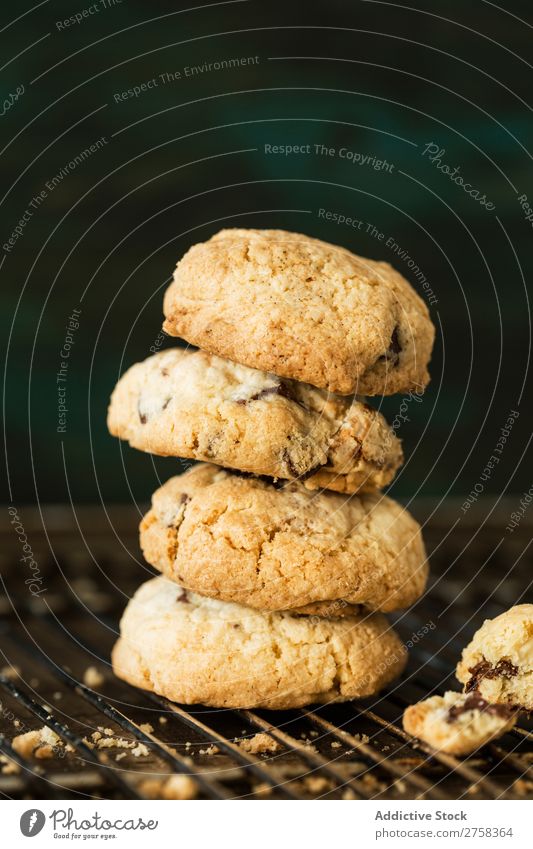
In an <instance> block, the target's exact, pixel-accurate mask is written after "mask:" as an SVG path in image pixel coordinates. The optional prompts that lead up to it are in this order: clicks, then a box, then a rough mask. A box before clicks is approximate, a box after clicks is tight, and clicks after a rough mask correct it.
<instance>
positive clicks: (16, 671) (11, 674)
mask: <svg viewBox="0 0 533 849" xmlns="http://www.w3.org/2000/svg"><path fill="white" fill-rule="evenodd" d="M0 675H3V676H4V678H7V679H8V681H15V680H16V679H17V678H20V666H15V665H14V664H11V663H10V664H8V665H7V666H2V668H1V669H0Z"/></svg>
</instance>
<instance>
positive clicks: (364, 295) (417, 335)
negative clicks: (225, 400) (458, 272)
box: [163, 229, 434, 395]
mask: <svg viewBox="0 0 533 849" xmlns="http://www.w3.org/2000/svg"><path fill="white" fill-rule="evenodd" d="M164 313H165V318H166V320H165V323H164V325H163V328H164V330H165V331H166V332H167V333H169V334H170V335H171V336H181V337H183V338H184V339H186V340H187V342H190V343H192V344H193V345H198V347H200V348H203V349H204V350H206V351H209V352H210V353H212V354H217V355H219V356H221V357H226V358H227V359H230V360H233V361H235V362H239V363H243V364H244V365H247V366H250V367H251V368H255V369H261V370H262V371H266V372H273V373H275V374H278V375H280V376H281V377H288V378H291V379H294V380H300V381H303V382H305V383H311V384H312V385H313V386H318V387H320V388H322V389H328V390H330V391H331V392H338V393H340V394H343V395H348V394H352V393H358V394H360V395H392V394H393V393H394V392H407V391H410V390H416V391H418V392H420V391H422V390H423V388H424V387H425V386H426V384H427V383H428V381H429V375H428V371H427V365H428V361H429V358H430V356H431V349H432V346H433V339H434V327H433V324H432V322H431V320H430V317H429V312H428V309H427V306H426V304H425V303H424V302H423V301H422V299H421V298H420V297H419V296H418V295H417V293H416V292H415V291H414V289H413V288H412V287H411V285H410V284H409V283H408V282H407V280H406V279H405V278H404V277H402V275H401V274H399V272H397V271H395V269H394V268H392V266H390V265H389V264H388V263H386V262H376V261H375V260H371V259H364V258H363V257H359V256H356V255H355V254H353V253H351V252H350V251H348V250H346V249H344V248H341V247H338V246H335V245H330V244H328V243H326V242H322V241H319V240H318V239H312V238H310V237H309V236H304V235H301V234H299V233H288V232H286V231H284V230H243V229H234V230H221V231H220V232H219V233H217V234H216V235H215V236H213V237H212V238H211V239H209V241H207V242H203V243H201V244H198V245H194V246H193V247H192V248H191V249H190V250H189V251H188V252H187V253H186V254H185V256H184V257H183V259H182V260H181V261H180V262H179V263H178V265H177V268H176V271H175V273H174V279H173V282H172V283H171V284H170V286H169V288H168V289H167V291H166V293H165V298H164Z"/></svg>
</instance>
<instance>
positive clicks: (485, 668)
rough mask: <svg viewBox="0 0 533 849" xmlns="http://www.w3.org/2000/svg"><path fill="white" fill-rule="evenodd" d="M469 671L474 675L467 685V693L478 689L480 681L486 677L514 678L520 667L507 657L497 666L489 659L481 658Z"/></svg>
mask: <svg viewBox="0 0 533 849" xmlns="http://www.w3.org/2000/svg"><path fill="white" fill-rule="evenodd" d="M468 671H469V672H470V675H471V676H472V677H471V678H470V680H469V681H468V682H467V684H466V686H465V690H466V692H467V693H470V692H471V691H472V690H477V689H478V686H479V683H480V681H483V679H484V678H489V679H492V678H514V677H515V676H516V675H518V667H517V666H515V665H514V664H513V663H511V661H510V660H506V659H505V658H502V659H501V660H499V661H498V663H497V664H496V665H495V666H493V665H492V664H491V663H489V662H488V660H481V661H480V662H479V663H476V665H475V666H472V667H471V668H470V669H469V670H468Z"/></svg>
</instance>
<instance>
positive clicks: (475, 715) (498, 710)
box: [403, 692, 518, 755]
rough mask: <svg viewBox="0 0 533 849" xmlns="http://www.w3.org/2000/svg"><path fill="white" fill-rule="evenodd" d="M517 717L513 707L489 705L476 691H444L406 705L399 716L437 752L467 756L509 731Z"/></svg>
mask: <svg viewBox="0 0 533 849" xmlns="http://www.w3.org/2000/svg"><path fill="white" fill-rule="evenodd" d="M517 717H518V713H517V711H516V710H514V709H513V708H511V707H509V706H508V705H498V704H491V703H490V702H487V701H485V699H483V698H481V696H480V695H479V693H477V692H473V693H452V692H447V693H445V694H444V696H431V698H429V699H425V700H424V701H423V702H418V704H415V705H410V706H409V707H408V708H407V709H406V711H405V713H404V715H403V727H404V729H405V730H406V731H407V733H408V734H412V735H413V737H418V738H419V739H420V740H424V741H425V742H426V743H428V744H429V745H430V746H432V747H433V748H434V749H439V751H441V752H446V753H447V754H449V755H469V754H470V752H473V751H474V750H475V749H479V747H480V746H484V745H485V743H489V742H490V741H491V740H495V739H496V738H497V737H501V735H502V734H505V732H506V731H510V729H511V728H512V727H513V726H514V725H515V723H516V720H517Z"/></svg>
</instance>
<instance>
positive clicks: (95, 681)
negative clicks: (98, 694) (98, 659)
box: [83, 666, 105, 690]
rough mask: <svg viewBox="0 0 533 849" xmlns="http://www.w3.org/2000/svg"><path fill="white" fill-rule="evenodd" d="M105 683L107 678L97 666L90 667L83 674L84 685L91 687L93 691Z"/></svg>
mask: <svg viewBox="0 0 533 849" xmlns="http://www.w3.org/2000/svg"><path fill="white" fill-rule="evenodd" d="M104 682H105V678H104V676H103V675H102V673H101V672H99V670H98V669H97V668H96V666H88V667H87V669H86V670H85V672H84V673H83V683H84V684H85V686H86V687H90V688H91V690H94V689H95V688H96V687H101V686H102V684H103V683H104Z"/></svg>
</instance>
